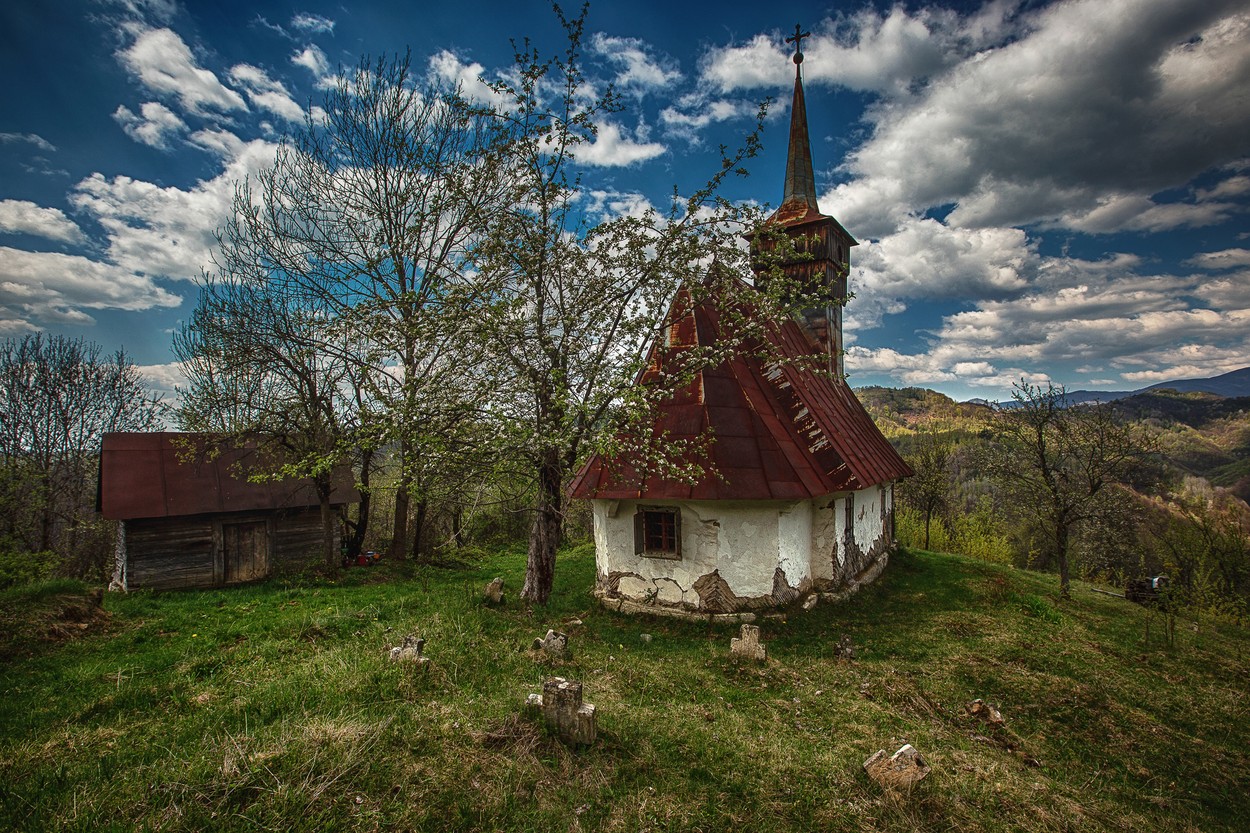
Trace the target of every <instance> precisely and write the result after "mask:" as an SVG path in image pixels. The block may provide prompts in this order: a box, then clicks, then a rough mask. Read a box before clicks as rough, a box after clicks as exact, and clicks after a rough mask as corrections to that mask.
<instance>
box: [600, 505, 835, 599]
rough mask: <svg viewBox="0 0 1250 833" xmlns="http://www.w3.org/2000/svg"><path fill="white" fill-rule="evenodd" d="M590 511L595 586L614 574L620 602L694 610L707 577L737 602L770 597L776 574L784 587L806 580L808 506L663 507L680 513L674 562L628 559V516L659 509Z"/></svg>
mask: <svg viewBox="0 0 1250 833" xmlns="http://www.w3.org/2000/svg"><path fill="white" fill-rule="evenodd" d="M613 503H615V504H616V506H615V507H613V506H612V504H613ZM593 505H594V520H595V561H596V565H597V567H598V573H599V576H600V580H601V582H602V581H604V580H606V579H607V577H608V576H610V575H613V574H622V575H619V578H618V579H617V582H616V588H615V589H616V591H617V592H618V593H619V594H620V595H622V596H624V597H626V598H628V599H633V600H636V601H646V600H649V599H651V600H654V601H657V602H661V603H666V604H686V605H690V606H698V605H699V602H700V597H699V594H698V593H697V592H696V591H695V589H694V585H695V582H697V581H698V580H699V579H700V578H702V577H704V576H706V575H708V574H710V573H712V572H713V571H716V572H717V573H718V574H719V576H720V577H721V579H723V580H724V582H725V583H726V584H727V585H728V586H729V589H730V590H731V591H732V592H733V593H734V595H735V596H738V597H739V598H744V599H746V598H755V597H761V596H768V595H770V594H771V593H772V592H773V582H774V576H775V574H776V570H777V568H778V567H780V568H781V569H782V570H783V571H784V572H785V577H786V583H787V584H789V585H790V586H792V587H798V586H799V585H800V583H802V582H803V581H805V580H806V579H808V578H809V564H810V563H811V544H812V536H811V531H810V530H811V518H812V504H811V502H810V501H768V502H762V501H761V502H745V501H741V502H739V501H720V502H712V501H676V502H664V503H663V504H662V505H665V506H673V505H675V506H677V507H679V508H680V509H681V532H682V542H681V551H682V554H681V558H680V559H668V558H652V557H647V556H643V555H638V554H635V553H634V521H633V517H634V512H635V511H636V510H637V508H638V507H639V506H640V505H641V506H655V505H661V504H660V503H658V502H649V501H627V500H622V501H615V502H614V501H607V500H596V501H593ZM613 508H614V510H615V511H613Z"/></svg>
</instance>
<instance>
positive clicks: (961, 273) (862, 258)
mask: <svg viewBox="0 0 1250 833" xmlns="http://www.w3.org/2000/svg"><path fill="white" fill-rule="evenodd" d="M855 262H856V264H857V265H855V266H854V269H853V274H852V279H853V281H854V282H855V283H856V284H858V285H859V286H861V287H863V288H864V289H865V290H866V291H867V292H869V293H871V294H873V295H889V296H891V297H894V298H930V299H932V298H1004V297H1010V296H1012V295H1015V294H1017V293H1019V292H1020V291H1021V290H1022V289H1024V288H1025V287H1026V286H1028V284H1029V282H1030V281H1031V280H1033V279H1034V278H1035V276H1036V274H1037V271H1038V267H1039V262H1038V259H1037V257H1036V253H1035V250H1034V246H1033V244H1031V243H1030V242H1029V240H1028V237H1027V235H1026V234H1025V233H1024V232H1023V231H1021V230H1020V229H1015V228H987V229H959V228H950V227H948V226H945V225H943V224H942V223H940V222H938V221H936V220H932V219H927V218H911V219H910V220H908V221H907V222H906V223H905V224H904V225H903V226H902V227H901V228H900V229H899V230H898V231H897V232H895V233H894V234H891V235H889V236H887V237H883V238H882V239H880V240H878V241H876V242H868V243H865V244H862V245H860V246H859V247H858V248H857V249H856V250H855Z"/></svg>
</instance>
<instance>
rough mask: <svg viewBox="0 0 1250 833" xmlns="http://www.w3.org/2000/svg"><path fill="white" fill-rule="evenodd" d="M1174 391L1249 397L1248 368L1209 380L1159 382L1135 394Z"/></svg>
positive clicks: (1249, 369) (1249, 380)
mask: <svg viewBox="0 0 1250 833" xmlns="http://www.w3.org/2000/svg"><path fill="white" fill-rule="evenodd" d="M1164 389H1168V390H1175V391H1180V392H1181V393H1214V394H1215V395H1216V396H1250V367H1243V368H1242V369H1241V370H1234V371H1231V372H1229V373H1225V374H1224V375H1222V376H1212V377H1211V378H1210V379H1177V380H1176V381H1175V382H1160V383H1159V384H1157V385H1151V386H1150V387H1148V388H1145V389H1144V390H1140V391H1137V393H1145V392H1146V391H1151V390H1164Z"/></svg>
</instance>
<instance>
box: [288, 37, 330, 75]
mask: <svg viewBox="0 0 1250 833" xmlns="http://www.w3.org/2000/svg"><path fill="white" fill-rule="evenodd" d="M291 63H293V64H295V65H296V66H300V67H303V68H304V69H306V70H308V71H309V72H311V73H312V74H313V76H314V77H315V78H317V80H321V79H323V78H325V77H326V76H328V75H329V74H330V62H329V60H327V58H326V53H324V52H322V51H321V48H320V47H318V46H316V45H315V44H309V45H308V46H305V47H304V48H303V49H301V50H300V51H299V52H296V53H295V54H294V55H292V56H291Z"/></svg>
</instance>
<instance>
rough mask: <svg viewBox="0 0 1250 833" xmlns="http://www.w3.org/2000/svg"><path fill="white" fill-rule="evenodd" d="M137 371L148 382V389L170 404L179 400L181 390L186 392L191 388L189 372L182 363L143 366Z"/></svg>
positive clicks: (139, 366)
mask: <svg viewBox="0 0 1250 833" xmlns="http://www.w3.org/2000/svg"><path fill="white" fill-rule="evenodd" d="M136 369H137V370H138V371H139V373H140V375H141V376H143V380H144V381H145V382H147V385H148V388H149V389H150V390H152V391H153V392H154V393H158V394H160V395H161V397H162V398H163V399H164V401H166V402H168V403H172V402H173V401H174V400H175V399H176V398H177V396H178V390H179V389H182V390H186V389H187V387H189V383H188V382H187V372H186V369H185V368H184V367H183V366H182V362H168V363H166V364H141V365H138V367H137V368H136Z"/></svg>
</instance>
